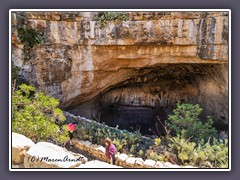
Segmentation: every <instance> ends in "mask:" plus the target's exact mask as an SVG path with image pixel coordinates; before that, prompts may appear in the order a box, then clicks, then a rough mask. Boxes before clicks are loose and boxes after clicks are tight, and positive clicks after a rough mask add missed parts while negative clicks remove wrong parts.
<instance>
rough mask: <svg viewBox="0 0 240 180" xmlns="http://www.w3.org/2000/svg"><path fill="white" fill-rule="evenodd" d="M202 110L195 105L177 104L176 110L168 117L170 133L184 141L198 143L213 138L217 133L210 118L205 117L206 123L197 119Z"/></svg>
mask: <svg viewBox="0 0 240 180" xmlns="http://www.w3.org/2000/svg"><path fill="white" fill-rule="evenodd" d="M201 112H202V108H201V107H200V106H199V105H198V104H196V105H193V104H180V103H177V107H176V109H174V110H173V113H172V114H171V115H170V116H169V118H168V122H169V129H170V131H171V133H173V134H174V135H175V136H176V135H181V136H182V137H183V138H185V139H190V140H191V141H193V142H196V143H200V142H201V140H204V141H207V140H208V138H209V137H213V136H214V135H215V134H216V133H217V131H216V129H215V128H214V127H212V125H213V120H212V119H211V117H207V122H205V123H204V122H203V121H201V120H200V119H199V115H200V114H201Z"/></svg>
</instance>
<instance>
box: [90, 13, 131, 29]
mask: <svg viewBox="0 0 240 180" xmlns="http://www.w3.org/2000/svg"><path fill="white" fill-rule="evenodd" d="M128 19H129V17H128V13H126V12H100V13H98V15H97V16H96V17H95V18H94V20H95V21H97V25H99V27H100V28H103V27H106V26H107V24H108V22H109V21H111V22H114V23H115V24H119V23H120V22H121V21H127V20H128Z"/></svg>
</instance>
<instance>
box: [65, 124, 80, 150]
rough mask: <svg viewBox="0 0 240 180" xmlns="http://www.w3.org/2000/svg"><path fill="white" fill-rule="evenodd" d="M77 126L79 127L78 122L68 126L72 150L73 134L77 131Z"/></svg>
mask: <svg viewBox="0 0 240 180" xmlns="http://www.w3.org/2000/svg"><path fill="white" fill-rule="evenodd" d="M77 125H78V122H73V123H69V124H68V135H69V138H70V141H69V142H70V148H72V147H73V142H72V139H73V132H74V131H75V130H76V129H77ZM65 145H66V144H65Z"/></svg>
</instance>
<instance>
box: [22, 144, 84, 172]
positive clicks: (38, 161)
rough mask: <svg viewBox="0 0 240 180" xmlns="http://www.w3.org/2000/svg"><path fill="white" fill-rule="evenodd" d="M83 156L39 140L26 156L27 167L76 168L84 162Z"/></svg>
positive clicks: (25, 164)
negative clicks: (77, 155)
mask: <svg viewBox="0 0 240 180" xmlns="http://www.w3.org/2000/svg"><path fill="white" fill-rule="evenodd" d="M83 158H84V157H83V156H81V155H79V157H76V156H74V155H73V154H71V153H70V152H68V151H66V150H64V149H63V148H61V147H59V146H57V145H54V144H51V143H47V142H39V143H37V144H36V145H35V146H32V147H31V148H30V149H29V150H28V151H27V153H26V156H25V158H24V167H25V168H75V167H77V166H79V165H80V164H81V163H82V160H83Z"/></svg>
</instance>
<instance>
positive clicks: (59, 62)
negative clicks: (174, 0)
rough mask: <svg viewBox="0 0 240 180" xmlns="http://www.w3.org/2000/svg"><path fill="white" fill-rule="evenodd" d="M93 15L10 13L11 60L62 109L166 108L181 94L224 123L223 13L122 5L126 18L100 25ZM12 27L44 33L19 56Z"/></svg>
mask: <svg viewBox="0 0 240 180" xmlns="http://www.w3.org/2000/svg"><path fill="white" fill-rule="evenodd" d="M96 15H97V12H13V13H12V60H13V62H14V64H15V65H17V66H20V67H21V68H22V70H21V74H22V75H24V77H25V78H26V79H28V80H29V81H30V83H31V84H33V85H35V86H36V87H38V88H39V89H40V90H41V91H43V92H45V93H47V94H49V95H51V96H53V97H55V98H58V99H59V100H60V102H61V106H62V107H63V108H70V109H74V110H73V112H75V113H76V114H77V113H85V115H86V116H87V117H88V118H91V117H92V116H93V114H94V113H96V112H98V111H99V110H100V109H101V108H104V107H105V105H106V104H110V103H112V102H114V103H116V102H118V103H119V104H120V105H134V106H149V107H156V106H157V107H163V108H165V110H166V109H167V110H168V109H169V108H170V107H171V106H172V104H174V103H175V102H176V101H177V100H180V99H184V100H185V101H186V102H192V103H200V104H201V105H202V106H203V108H204V109H206V114H209V115H213V114H216V115H217V118H218V119H221V117H222V119H223V121H224V122H225V123H227V119H228V96H227V94H228V13H227V12H129V20H128V21H126V22H121V23H120V24H118V25H116V24H114V23H109V24H108V25H107V27H105V28H99V27H98V25H97V24H96V21H94V16H96ZM19 27H31V28H35V29H37V31H38V32H43V33H44V36H45V39H46V42H45V43H44V44H42V45H38V46H36V47H34V48H33V49H32V50H31V52H30V57H31V58H30V60H29V61H27V62H24V60H23V59H24V57H23V52H22V51H23V45H22V44H21V42H20V40H19V38H18V35H17V29H18V28H19ZM96 99H100V100H99V101H97V103H96V101H95V100H96ZM99 103H101V105H99ZM131 103H132V104H131ZM96 106H98V108H95V107H96ZM99 106H100V107H99ZM82 107H84V108H82ZM87 107H89V108H88V110H87ZM170 109H171V108H170Z"/></svg>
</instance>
